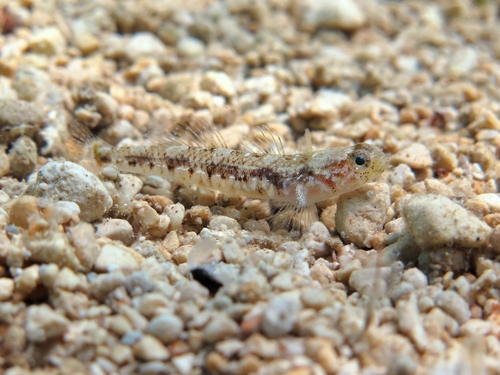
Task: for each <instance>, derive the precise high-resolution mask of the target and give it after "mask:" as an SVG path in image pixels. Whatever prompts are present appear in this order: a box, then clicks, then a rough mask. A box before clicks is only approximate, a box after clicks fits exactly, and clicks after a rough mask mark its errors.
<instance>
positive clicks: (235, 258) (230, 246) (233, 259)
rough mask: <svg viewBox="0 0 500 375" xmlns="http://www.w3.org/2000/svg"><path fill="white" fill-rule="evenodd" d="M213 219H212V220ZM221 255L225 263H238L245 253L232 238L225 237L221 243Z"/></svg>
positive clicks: (241, 260)
mask: <svg viewBox="0 0 500 375" xmlns="http://www.w3.org/2000/svg"><path fill="white" fill-rule="evenodd" d="M212 221H213V220H212ZM222 255H224V260H225V261H226V262H227V263H232V264H240V263H242V262H243V260H244V259H245V253H244V252H243V250H241V247H240V246H239V245H238V243H237V242H236V241H235V240H234V239H233V238H230V237H228V238H226V240H225V241H224V243H223V244H222Z"/></svg>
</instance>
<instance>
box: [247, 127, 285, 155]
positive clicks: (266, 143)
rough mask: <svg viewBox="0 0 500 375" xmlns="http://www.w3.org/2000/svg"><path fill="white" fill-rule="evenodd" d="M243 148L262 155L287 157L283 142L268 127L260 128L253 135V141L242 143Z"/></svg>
mask: <svg viewBox="0 0 500 375" xmlns="http://www.w3.org/2000/svg"><path fill="white" fill-rule="evenodd" d="M241 148H242V149H244V150H246V151H250V152H257V153H260V154H273V155H286V152H285V146H284V144H283V140H282V139H281V137H280V136H279V135H276V134H274V133H273V131H272V130H271V129H270V128H269V127H268V126H265V125H264V126H260V127H258V128H257V129H256V130H255V132H254V135H253V140H249V141H245V142H243V143H242V145H241Z"/></svg>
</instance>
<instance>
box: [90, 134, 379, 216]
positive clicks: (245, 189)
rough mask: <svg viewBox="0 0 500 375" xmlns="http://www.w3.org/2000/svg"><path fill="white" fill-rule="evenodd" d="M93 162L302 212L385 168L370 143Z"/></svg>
mask: <svg viewBox="0 0 500 375" xmlns="http://www.w3.org/2000/svg"><path fill="white" fill-rule="evenodd" d="M94 156H95V157H96V159H97V160H98V161H99V162H101V163H103V164H113V165H115V166H116V167H117V168H118V169H119V170H120V171H122V172H129V173H138V174H145V175H159V176H163V177H165V178H167V179H169V180H172V181H175V182H179V183H182V184H187V185H197V186H199V187H204V188H209V189H213V190H218V191H221V192H223V193H225V194H229V195H242V196H246V197H249V198H260V199H269V200H272V201H280V202H284V203H286V204H288V205H293V206H296V207H298V208H306V207H311V205H314V204H315V203H316V202H320V201H323V200H326V199H329V198H332V197H336V196H339V195H341V194H344V193H347V192H349V191H353V190H355V189H357V188H359V187H360V186H362V185H364V184H365V183H367V182H369V181H371V180H373V179H375V178H376V177H378V176H379V175H380V174H381V173H382V172H383V171H384V169H385V167H386V158H385V155H384V153H383V152H382V151H381V150H380V149H378V148H377V147H374V146H371V145H369V144H366V143H358V144H356V145H354V146H351V147H344V148H335V149H327V150H321V151H309V152H303V153H297V154H292V155H284V154H281V153H279V154H274V153H255V152H247V151H240V150H232V149H227V148H213V147H194V146H187V145H160V146H136V147H119V148H113V147H108V146H95V147H94Z"/></svg>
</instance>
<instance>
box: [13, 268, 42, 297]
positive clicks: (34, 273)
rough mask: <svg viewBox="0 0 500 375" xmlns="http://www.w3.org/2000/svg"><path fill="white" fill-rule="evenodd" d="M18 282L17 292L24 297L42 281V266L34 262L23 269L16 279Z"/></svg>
mask: <svg viewBox="0 0 500 375" xmlns="http://www.w3.org/2000/svg"><path fill="white" fill-rule="evenodd" d="M14 281H15V282H16V294H18V293H19V294H20V295H21V297H24V296H26V295H28V294H30V293H31V292H33V291H34V290H35V288H36V287H37V285H38V284H39V283H40V266H39V265H38V264H34V265H32V266H29V267H27V268H25V269H23V270H22V273H21V274H20V275H18V276H16V278H15V279H14Z"/></svg>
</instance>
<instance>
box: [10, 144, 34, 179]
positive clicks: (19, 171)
mask: <svg viewBox="0 0 500 375" xmlns="http://www.w3.org/2000/svg"><path fill="white" fill-rule="evenodd" d="M37 158H38V149H37V147H36V143H35V142H33V140H31V138H28V137H26V136H22V137H19V138H18V139H17V140H16V141H15V142H14V144H13V145H12V148H11V149H10V151H9V161H10V172H11V173H12V175H13V176H14V177H16V178H18V179H22V178H25V177H27V176H28V175H29V174H30V173H31V172H33V171H34V170H35V167H36V162H37Z"/></svg>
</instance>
